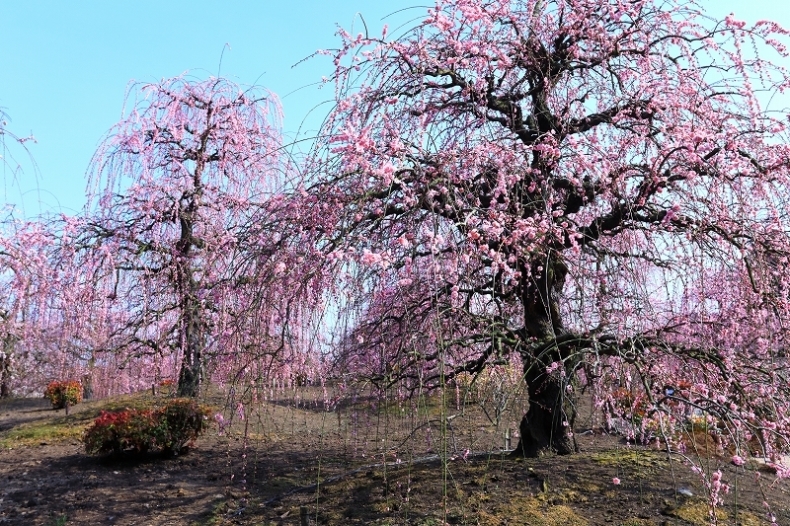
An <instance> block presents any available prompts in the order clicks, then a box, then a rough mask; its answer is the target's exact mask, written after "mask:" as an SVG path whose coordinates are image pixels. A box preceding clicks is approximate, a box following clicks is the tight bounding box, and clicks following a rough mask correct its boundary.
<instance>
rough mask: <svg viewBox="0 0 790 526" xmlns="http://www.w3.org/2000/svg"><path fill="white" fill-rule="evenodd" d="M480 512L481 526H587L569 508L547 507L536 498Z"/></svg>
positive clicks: (583, 520) (584, 520)
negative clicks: (490, 511)
mask: <svg viewBox="0 0 790 526" xmlns="http://www.w3.org/2000/svg"><path fill="white" fill-rule="evenodd" d="M492 511H493V512H494V513H489V512H487V511H480V512H479V522H480V524H481V526H500V525H501V526H505V525H508V526H587V524H588V522H587V519H585V518H584V517H582V516H581V515H579V514H578V513H576V512H575V511H573V509H571V508H570V507H569V506H564V505H559V506H546V505H545V504H543V503H542V502H540V501H539V500H538V499H536V498H534V497H514V498H513V499H512V500H511V501H510V502H508V503H507V504H504V505H502V506H498V507H497V509H495V510H492Z"/></svg>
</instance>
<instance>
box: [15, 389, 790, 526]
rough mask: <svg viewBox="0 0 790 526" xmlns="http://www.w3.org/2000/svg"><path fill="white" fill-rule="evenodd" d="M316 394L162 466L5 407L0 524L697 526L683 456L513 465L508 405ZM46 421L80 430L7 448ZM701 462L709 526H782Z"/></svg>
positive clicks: (756, 482)
mask: <svg viewBox="0 0 790 526" xmlns="http://www.w3.org/2000/svg"><path fill="white" fill-rule="evenodd" d="M325 396H326V395H325V394H321V392H319V390H315V389H313V390H310V389H309V388H303V389H301V391H293V392H290V393H289V394H288V396H284V395H283V396H280V397H277V396H273V397H271V399H270V400H269V401H268V402H261V403H258V404H247V407H253V408H254V410H252V411H249V410H248V414H247V415H246V419H245V420H243V421H240V420H239V419H238V418H236V422H234V423H233V425H232V426H231V427H230V428H229V429H228V430H227V432H226V433H225V434H224V435H219V434H218V433H217V431H216V430H214V431H212V432H210V433H209V434H208V435H206V436H204V437H202V438H201V439H199V440H198V443H197V444H196V446H195V447H193V448H192V449H191V450H190V451H189V452H188V453H186V454H183V455H180V456H177V457H171V458H165V457H162V456H160V455H156V454H149V455H147V456H144V457H126V458H113V457H102V458H96V457H90V456H87V455H86V454H85V453H84V451H83V450H82V447H81V445H80V442H79V440H78V439H77V438H76V437H77V436H78V435H79V431H80V430H81V429H82V428H84V425H85V422H87V421H89V419H88V416H89V415H92V414H95V413H96V412H97V411H98V409H99V408H101V407H103V405H102V404H104V402H90V403H84V404H80V405H79V406H77V407H74V408H72V411H71V412H72V414H71V415H70V416H69V417H68V419H67V418H66V417H65V416H64V412H63V411H53V410H51V409H49V408H48V407H47V405H46V402H45V401H44V400H34V399H20V400H5V401H0V444H5V446H4V447H3V449H0V525H3V524H18V525H44V526H53V525H58V526H63V525H83V524H84V525H92V526H93V525H100V524H102V525H103V524H117V525H130V526H131V525H152V526H159V525H173V526H175V525H179V526H180V525H217V526H218V525H228V524H244V525H256V526H257V525H268V524H305V523H308V524H380V525H385V524H388V525H400V524H404V525H405V524H417V525H426V526H427V525H437V526H438V525H440V524H481V525H538V526H542V525H546V526H549V525H563V526H572V525H584V524H588V525H596V524H615V525H622V526H647V525H654V526H659V525H685V524H708V516H707V514H708V506H707V496H706V494H705V491H704V487H703V485H702V484H701V481H700V477H699V476H698V475H695V474H694V473H692V472H691V471H690V470H689V468H688V466H687V464H686V463H685V462H684V461H683V459H682V458H681V457H680V456H678V455H672V456H669V457H668V455H667V454H666V452H661V451H656V450H653V449H649V448H644V447H637V446H633V445H628V444H626V443H624V442H623V441H622V440H621V439H620V438H618V437H616V436H610V435H606V434H601V433H599V432H595V433H593V432H592V431H587V432H585V431H584V426H582V427H581V429H579V430H578V441H579V446H580V448H581V453H579V454H577V455H573V456H568V457H556V456H547V457H543V458H539V459H527V460H518V459H512V458H510V457H508V456H506V455H504V454H503V453H502V452H501V448H502V446H503V444H504V442H503V440H504V439H503V435H504V429H505V428H507V427H510V426H512V427H513V428H514V429H515V426H514V425H513V424H512V423H511V422H513V420H512V419H513V418H515V417H516V415H517V414H518V412H519V411H521V410H523V406H522V405H519V404H518V403H513V404H511V406H510V408H509V410H508V411H509V412H508V411H505V412H502V414H501V415H500V416H501V418H500V419H499V420H498V424H497V419H496V418H488V416H492V411H491V410H490V408H486V407H485V404H483V405H482V406H481V405H478V404H467V405H466V406H465V408H464V409H463V411H461V410H460V409H459V407H457V406H456V407H452V406H453V405H455V403H454V402H453V403H445V404H440V403H437V402H436V400H433V401H428V402H426V403H425V404H423V405H420V404H411V405H410V404H409V403H406V404H389V405H386V404H385V405H381V404H379V405H376V404H374V403H372V402H365V401H360V400H357V403H355V404H349V405H347V406H345V407H343V406H334V407H333V410H332V411H326V410H325V407H324V406H323V403H322V401H321V400H323V398H324V397H325ZM222 400H225V399H221V398H217V399H216V400H215V401H216V402H217V403H218V404H219V405H222ZM116 405H117V403H116ZM225 405H229V406H230V407H231V408H235V407H236V404H235V402H234V403H232V404H227V403H226V404H225ZM448 406H450V407H448ZM442 407H444V408H445V409H442ZM483 409H486V411H483ZM223 413H224V415H225V418H228V419H230V418H231V417H232V416H233V415H235V414H236V411H230V410H225V411H224V412H223ZM486 413H488V416H486ZM511 413H512V414H511ZM81 415H82V416H81ZM453 415H456V416H453ZM49 422H53V423H59V424H63V423H64V422H66V423H69V425H71V424H73V426H74V429H75V431H74V432H70V433H65V434H63V435H65V438H57V437H55V438H54V439H53V438H46V439H41V440H38V441H36V439H35V438H30V437H28V438H19V439H18V440H17V439H13V438H9V437H12V436H13V435H12V434H13V433H14V432H17V433H19V432H20V430H25V429H30V428H31V426H35V425H41V424H46V423H49ZM587 423H589V422H587ZM80 426H82V427H80ZM245 435H246V438H245ZM4 438H5V440H6V441H5V442H2V440H3V439H4ZM513 443H515V439H514V441H513ZM467 449H468V450H469V451H468V453H467V451H466V450H467ZM465 453H466V458H464V454H465ZM702 460H703V462H704V466H705V469H706V470H713V471H715V470H716V469H718V468H721V470H722V472H723V473H724V477H723V478H724V481H725V482H727V483H728V484H729V485H730V486H731V488H732V489H731V491H730V493H729V494H728V495H725V504H724V506H723V507H721V508H719V509H718V514H719V515H718V517H719V524H728V525H729V524H743V525H749V526H751V525H758V524H766V525H767V524H770V522H769V521H768V520H767V516H768V515H767V513H768V511H769V509H770V512H772V513H773V514H774V515H775V516H776V520H777V524H779V525H790V497H788V495H787V492H788V489H790V486H788V483H787V482H786V481H776V480H775V477H774V476H773V474H771V473H770V472H766V471H759V470H758V469H757V466H756V465H751V466H746V467H740V468H737V467H735V466H733V465H731V464H729V463H728V462H727V461H726V459H722V458H717V457H716V456H713V455H707V454H706V457H705V458H703V459H702ZM747 468H748V469H747ZM615 477H617V478H618V479H620V481H621V483H620V484H619V485H615V484H614V483H613V479H614V478H615ZM319 482H320V484H318V483H319ZM764 502H765V503H767V505H768V508H766V506H765V504H764Z"/></svg>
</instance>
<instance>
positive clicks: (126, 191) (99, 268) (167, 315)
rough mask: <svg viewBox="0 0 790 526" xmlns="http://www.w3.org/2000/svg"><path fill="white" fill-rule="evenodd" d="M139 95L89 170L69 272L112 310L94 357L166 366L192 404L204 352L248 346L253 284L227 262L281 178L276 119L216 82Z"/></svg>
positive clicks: (263, 96) (273, 106)
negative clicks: (88, 200)
mask: <svg viewBox="0 0 790 526" xmlns="http://www.w3.org/2000/svg"><path fill="white" fill-rule="evenodd" d="M140 93H141V94H142V95H143V98H141V99H140V100H138V101H136V102H135V103H134V107H133V108H132V110H131V111H130V113H129V114H128V115H127V116H126V117H125V118H124V119H123V120H122V121H121V122H120V123H119V124H117V125H116V126H115V127H114V128H113V129H112V130H111V131H110V132H109V134H108V136H107V138H106V139H105V140H104V142H103V144H102V146H101V147H100V148H99V150H98V151H97V153H96V154H95V157H94V159H93V163H92V170H91V183H90V184H91V185H92V186H91V188H92V189H93V191H94V192H95V194H94V195H95V200H94V205H95V210H94V211H92V212H91V215H90V217H89V218H88V219H86V221H85V226H84V227H83V228H81V229H80V231H79V233H78V234H77V235H76V236H75V237H74V240H73V241H72V246H73V248H74V250H75V254H76V255H77V256H76V257H77V261H78V263H77V267H76V268H77V269H80V268H84V269H86V270H82V271H81V272H86V271H89V272H90V273H92V274H91V276H92V278H91V279H92V282H93V283H94V285H93V286H94V287H96V286H98V287H100V289H101V290H102V291H103V293H104V294H105V295H106V297H107V298H108V299H109V300H110V301H109V306H108V308H107V310H106V311H105V313H104V316H105V320H106V324H105V326H106V327H107V330H108V331H109V332H108V333H107V338H106V340H105V343H104V349H101V350H103V351H112V352H114V353H117V354H118V355H121V356H125V357H127V359H128V360H132V359H134V358H136V357H137V358H139V357H145V356H149V357H156V356H164V357H167V356H172V357H173V358H174V359H175V360H177V362H178V363H179V365H178V370H179V373H178V390H177V391H178V395H179V396H196V395H197V394H198V392H199V388H200V385H201V381H202V379H203V377H204V375H205V367H206V363H207V353H209V352H210V351H212V350H213V351H215V352H220V351H222V349H223V345H226V344H227V345H230V344H231V343H233V344H234V345H237V344H239V341H238V340H240V339H243V337H241V336H239V334H238V332H237V331H235V329H237V328H239V327H241V326H243V324H236V322H235V320H234V317H235V316H239V315H241V314H244V313H248V312H249V308H251V307H250V306H249V305H248V304H247V303H245V301H246V299H247V298H249V297H252V296H251V295H250V294H249V292H248V291H245V288H244V287H245V286H247V287H248V286H249V285H250V280H249V279H247V278H246V277H245V276H242V275H239V274H237V272H236V271H237V269H238V268H239V265H234V264H233V263H234V260H235V259H236V258H237V257H240V256H239V254H240V252H241V251H242V246H241V244H240V236H241V235H242V234H243V233H244V232H245V231H246V227H248V223H249V221H250V220H251V219H252V217H253V212H254V211H255V210H260V207H257V206H254V205H255V204H256V203H260V202H262V201H264V200H265V199H266V197H267V196H268V195H270V193H271V192H272V189H273V188H275V186H276V185H277V184H278V183H279V182H281V181H282V180H283V177H284V167H283V166H282V164H281V159H282V158H283V157H282V155H281V154H280V152H279V149H280V147H281V139H280V135H279V118H280V109H279V105H278V102H277V100H276V98H275V97H274V96H273V95H272V94H270V93H268V92H266V91H264V90H262V89H260V88H250V89H246V90H245V89H241V88H239V87H238V86H236V85H234V84H233V83H231V82H229V81H227V80H224V79H217V78H210V79H208V80H204V81H193V80H189V79H187V78H175V79H170V80H166V81H163V82H161V83H159V84H152V85H146V86H143V87H142V88H141V89H140ZM258 213H260V212H258ZM242 343H243V342H242Z"/></svg>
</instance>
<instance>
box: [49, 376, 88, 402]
mask: <svg viewBox="0 0 790 526" xmlns="http://www.w3.org/2000/svg"><path fill="white" fill-rule="evenodd" d="M44 398H46V399H47V400H49V401H50V402H51V403H52V407H53V408H54V409H63V408H64V407H66V406H72V405H77V404H79V403H80V402H82V384H81V383H79V382H78V381H77V380H65V381H62V382H60V381H54V382H50V383H49V385H47V389H46V390H45V391H44Z"/></svg>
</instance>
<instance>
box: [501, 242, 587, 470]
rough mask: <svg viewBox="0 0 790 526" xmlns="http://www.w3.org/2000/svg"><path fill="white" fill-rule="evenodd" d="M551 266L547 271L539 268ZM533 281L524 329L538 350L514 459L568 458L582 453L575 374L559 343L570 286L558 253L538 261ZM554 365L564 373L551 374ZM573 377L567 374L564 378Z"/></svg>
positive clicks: (527, 376)
mask: <svg viewBox="0 0 790 526" xmlns="http://www.w3.org/2000/svg"><path fill="white" fill-rule="evenodd" d="M542 265H545V270H544V269H543V268H539V267H540V266H542ZM522 272H523V275H527V276H532V277H531V278H528V279H526V280H525V281H524V283H523V284H522V294H521V298H522V302H523V305H524V328H525V332H526V334H527V336H529V337H531V338H532V339H534V341H536V342H537V344H534V345H533V346H532V350H531V351H530V352H527V353H525V354H524V356H523V359H524V380H525V382H526V384H527V392H528V394H529V410H528V411H527V414H526V415H524V418H523V419H522V420H521V424H520V426H519V432H520V435H521V436H520V439H519V443H518V445H517V446H516V449H515V450H514V451H513V454H514V455H517V456H525V457H536V456H539V455H541V454H543V453H545V452H554V453H557V454H560V455H567V454H570V453H574V452H575V451H577V447H576V443H575V441H574V440H573V434H572V431H573V430H572V425H573V420H574V413H573V410H572V408H573V404H572V403H570V402H572V400H571V399H570V397H571V396H572V393H571V392H568V391H567V390H566V385H567V384H566V382H567V380H568V378H569V375H570V374H571V373H572V366H571V364H570V363H569V361H568V359H567V358H568V357H567V356H563V355H562V354H561V353H560V352H559V351H558V350H557V348H556V346H555V347H553V348H552V346H551V342H553V341H554V340H555V339H556V338H557V336H559V335H561V334H563V333H564V332H565V329H564V327H563V323H562V318H561V316H560V308H559V297H560V294H561V293H562V288H563V286H564V284H565V275H566V273H567V267H566V266H565V264H564V263H563V261H562V258H561V257H560V255H559V254H557V253H551V254H550V255H549V257H541V258H538V259H535V260H533V262H532V264H531V268H530V269H529V272H527V269H526V268H524V269H523V270H522ZM554 363H559V364H561V365H560V367H559V369H558V370H556V371H554V372H553V373H551V374H549V373H548V372H547V371H546V368H547V367H549V366H551V365H552V364H554ZM566 372H567V373H568V374H567V375H566V374H562V373H566Z"/></svg>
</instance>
